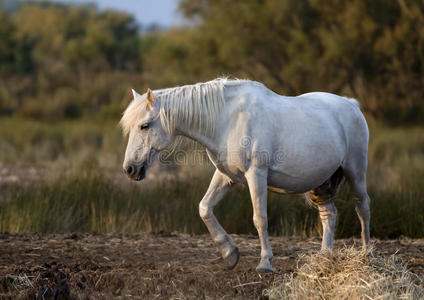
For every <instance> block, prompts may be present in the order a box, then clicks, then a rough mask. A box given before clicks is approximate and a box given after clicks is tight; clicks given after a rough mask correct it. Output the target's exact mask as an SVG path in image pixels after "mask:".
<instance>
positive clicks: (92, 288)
mask: <svg viewBox="0 0 424 300" xmlns="http://www.w3.org/2000/svg"><path fill="white" fill-rule="evenodd" d="M234 238H235V241H236V242H237V244H238V246H239V248H240V254H241V257H240V262H239V264H238V265H237V267H236V268H235V269H234V270H225V269H224V268H223V266H224V264H223V261H222V259H221V258H220V257H219V253H218V251H217V249H216V247H215V246H214V244H213V242H212V241H211V239H210V237H209V236H207V235H201V236H189V235H175V234H167V233H157V234H138V235H121V234H111V235H100V234H86V233H73V234H50V235H47V234H17V235H15V234H1V235H0V298H2V299H8V298H13V299H16V298H24V299H28V298H29V299H43V298H44V299H51V298H56V299H110V298H121V299H133V298H136V299H195V298H198V299H261V298H265V297H263V296H262V291H263V289H264V288H267V287H269V286H270V285H271V283H272V281H273V280H274V278H275V277H276V276H281V275H283V274H285V273H288V272H292V271H293V270H294V268H295V267H296V260H297V257H298V255H299V254H302V253H309V252H315V251H318V250H319V247H320V240H319V239H318V238H311V239H302V238H294V237H274V238H271V244H272V247H273V250H274V256H275V257H274V259H273V266H274V270H275V273H274V274H270V275H259V274H258V273H256V272H255V266H256V264H257V263H258V262H259V252H260V249H259V242H258V239H257V237H255V236H246V235H240V236H238V235H235V236H234ZM352 243H356V244H358V245H359V241H358V240H352V239H350V240H338V241H337V242H336V247H342V246H343V245H351V244H352ZM373 243H374V245H375V249H376V250H375V251H377V252H378V253H379V254H384V255H391V254H394V253H397V255H398V256H400V257H401V258H402V260H403V261H404V262H405V263H407V264H408V266H409V267H410V269H411V270H412V271H413V272H415V273H419V274H421V275H424V240H410V239H399V240H386V241H381V240H373Z"/></svg>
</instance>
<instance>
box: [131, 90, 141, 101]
mask: <svg viewBox="0 0 424 300" xmlns="http://www.w3.org/2000/svg"><path fill="white" fill-rule="evenodd" d="M131 91H132V93H133V97H134V99H137V98H139V97H141V95H140V94H139V93H137V92H136V91H135V90H133V89H131Z"/></svg>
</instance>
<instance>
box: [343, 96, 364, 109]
mask: <svg viewBox="0 0 424 300" xmlns="http://www.w3.org/2000/svg"><path fill="white" fill-rule="evenodd" d="M343 98H345V99H346V100H348V101H349V102H350V103H352V104H353V105H355V106H356V107H357V108H361V105H360V104H359V102H358V100H356V99H355V98H349V97H343Z"/></svg>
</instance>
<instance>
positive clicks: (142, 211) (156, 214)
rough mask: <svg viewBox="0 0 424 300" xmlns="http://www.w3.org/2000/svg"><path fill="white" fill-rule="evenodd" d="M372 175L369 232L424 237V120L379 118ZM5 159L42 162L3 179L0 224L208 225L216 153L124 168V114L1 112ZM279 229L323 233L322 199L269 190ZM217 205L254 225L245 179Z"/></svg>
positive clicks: (65, 227)
mask: <svg viewBox="0 0 424 300" xmlns="http://www.w3.org/2000/svg"><path fill="white" fill-rule="evenodd" d="M370 130H371V144H370V151H369V171H368V184H369V194H370V196H371V199H372V222H371V234H372V236H375V237H379V238H387V237H388V238H394V237H398V236H401V235H405V236H409V237H415V238H417V237H424V187H423V185H422V181H423V178H424V129H423V128H421V127H414V128H387V127H381V126H379V125H378V124H373V125H372V126H371V128H370ZM0 136H1V139H0V161H1V162H2V165H1V166H0V167H1V168H2V170H4V169H8V170H9V171H10V172H11V173H13V172H14V171H15V170H20V169H24V170H25V168H26V167H27V166H33V167H35V168H40V169H42V170H43V171H42V172H41V173H40V174H41V175H40V176H39V177H40V178H37V180H34V179H28V178H27V177H26V176H25V172H23V174H22V172H20V175H19V176H18V178H17V180H14V181H7V180H5V176H2V177H1V181H0V231H2V232H4V231H8V232H73V231H92V232H102V233H110V232H125V233H134V232H151V231H153V232H159V231H161V230H163V231H167V232H172V231H178V232H184V233H204V232H206V227H205V226H204V225H203V223H202V221H201V219H200V218H199V217H198V212H197V210H198V209H197V208H198V203H199V201H200V200H201V198H202V196H203V194H204V192H205V191H206V189H207V186H208V184H209V180H210V178H211V176H212V174H213V167H212V166H211V165H210V164H208V163H203V164H201V165H196V166H193V165H187V164H186V165H175V164H174V165H172V166H171V167H170V166H168V167H167V168H166V170H164V169H165V168H163V167H162V168H161V167H160V166H156V167H155V170H154V171H152V173H153V174H151V175H150V177H149V178H148V179H147V180H146V181H143V182H141V183H132V182H129V181H128V180H126V178H125V177H124V175H123V174H122V173H121V172H120V169H121V162H122V159H123V152H124V149H125V140H124V139H123V138H122V137H121V133H120V130H119V128H117V126H116V122H109V123H105V122H100V121H98V122H96V121H86V122H84V121H74V122H72V121H69V122H61V123H49V124H47V123H41V122H34V121H28V120H19V119H0ZM268 203H269V206H268V213H269V230H270V233H271V234H273V235H299V236H314V235H319V234H320V232H321V227H320V223H319V219H318V214H317V212H316V210H315V209H313V208H310V207H308V206H307V205H306V204H305V202H304V200H303V198H302V196H298V195H291V196H288V195H286V196H281V195H276V194H273V193H270V195H269V202H268ZM336 206H337V207H338V210H339V213H340V214H339V220H338V228H337V236H338V237H350V236H352V235H356V236H357V235H358V234H359V227H360V225H359V222H358V220H357V217H356V214H355V212H354V208H353V207H354V203H353V201H352V200H351V198H350V195H349V189H348V188H345V189H343V190H342V192H341V195H340V197H339V198H338V200H337V201H336ZM216 214H217V216H218V218H219V220H220V221H221V222H222V224H223V226H224V227H225V228H226V229H228V231H229V232H232V233H255V229H254V227H253V224H252V221H251V220H252V209H251V204H250V199H249V194H248V191H247V188H245V187H242V186H236V187H235V188H234V189H233V190H232V191H231V192H230V193H229V194H228V196H227V197H226V199H224V201H223V202H222V203H221V204H220V205H219V206H218V207H217V209H216Z"/></svg>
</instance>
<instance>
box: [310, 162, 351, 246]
mask: <svg viewBox="0 0 424 300" xmlns="http://www.w3.org/2000/svg"><path fill="white" fill-rule="evenodd" d="M343 182H344V177H343V171H342V169H341V168H339V169H338V170H337V171H336V172H335V173H334V174H333V175H332V176H331V178H330V179H328V180H327V181H325V182H324V183H323V184H322V185H320V186H319V187H317V188H315V189H313V190H311V191H309V192H307V193H306V194H305V196H306V199H307V201H308V202H309V203H310V204H312V205H313V206H315V207H317V208H318V211H319V216H320V218H321V223H322V231H323V233H322V245H321V250H325V249H332V248H333V241H334V231H335V230H336V221H337V208H336V206H335V205H334V198H335V197H336V195H337V192H338V190H339V189H340V186H341V185H342V183H343Z"/></svg>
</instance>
